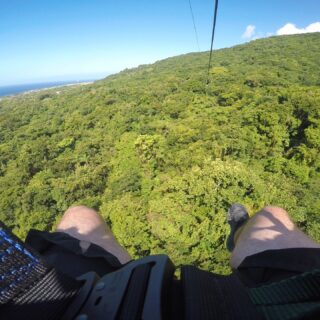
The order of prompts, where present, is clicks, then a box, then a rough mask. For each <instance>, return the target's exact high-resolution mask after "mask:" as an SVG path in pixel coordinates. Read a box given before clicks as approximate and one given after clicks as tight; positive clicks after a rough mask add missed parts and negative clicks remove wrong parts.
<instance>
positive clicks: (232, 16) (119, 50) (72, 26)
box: [0, 0, 320, 85]
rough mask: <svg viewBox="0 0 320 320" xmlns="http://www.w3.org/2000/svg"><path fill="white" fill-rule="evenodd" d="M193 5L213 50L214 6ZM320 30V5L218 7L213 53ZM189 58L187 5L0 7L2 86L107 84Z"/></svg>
mask: <svg viewBox="0 0 320 320" xmlns="http://www.w3.org/2000/svg"><path fill="white" fill-rule="evenodd" d="M191 2H192V5H193V10H194V16H195V20H196V26H197V29H198V33H199V42H200V49H201V51H204V50H208V49H209V47H210V38H211V29H212V16H213V6H214V1H209V0H191ZM317 22H318V24H317ZM288 23H290V24H288ZM310 25H311V26H310ZM308 26H309V29H307V28H308ZM319 27H320V0H303V1H302V0H243V1H240V0H220V1H219V13H218V21H217V29H216V42H215V48H222V47H229V46H232V45H235V44H238V43H243V42H245V41H249V40H251V39H254V38H256V37H265V36H269V35H271V34H272V35H275V34H276V33H277V31H278V33H299V32H306V31H310V30H311V31H320V29H319V30H318V28H319ZM279 30H280V31H279ZM192 51H198V48H197V44H196V40H195V35H194V30H193V24H192V20H191V14H190V10H189V3H188V0H159V1H155V0H136V1H132V0H131V1H129V0H117V1H115V0H52V1H51V0H0V85H9V84H17V83H30V82H44V81H55V80H67V79H68V80H78V79H89V78H96V77H103V76H104V75H107V74H108V73H113V72H117V71H120V70H122V69H124V68H129V67H134V66H137V65H139V64H145V63H152V62H154V61H156V60H159V59H163V58H166V57H170V56H174V55H178V54H182V53H187V52H192Z"/></svg>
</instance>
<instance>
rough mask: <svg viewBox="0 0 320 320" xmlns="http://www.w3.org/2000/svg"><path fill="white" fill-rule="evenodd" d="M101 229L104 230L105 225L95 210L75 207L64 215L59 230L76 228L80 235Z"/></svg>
mask: <svg viewBox="0 0 320 320" xmlns="http://www.w3.org/2000/svg"><path fill="white" fill-rule="evenodd" d="M99 227H100V228H101V227H103V228H104V227H105V223H104V221H103V219H102V218H101V217H100V215H99V214H98V213H97V212H96V211H95V210H93V209H91V208H88V207H86V206H73V207H70V208H69V209H67V210H66V212H65V213H64V214H63V216H62V218H61V220H60V223H59V224H58V226H57V230H58V231H61V230H66V229H70V228H75V229H77V230H78V232H80V233H87V232H89V231H91V230H93V229H96V228H99Z"/></svg>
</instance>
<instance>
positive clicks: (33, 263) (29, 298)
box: [0, 222, 80, 320]
mask: <svg viewBox="0 0 320 320" xmlns="http://www.w3.org/2000/svg"><path fill="white" fill-rule="evenodd" d="M79 288H80V283H79V282H77V281H75V280H73V279H71V278H69V277H67V276H64V275H62V274H60V273H58V272H57V271H55V270H54V269H51V268H49V267H48V266H46V265H45V264H44V263H43V262H42V261H41V258H40V256H39V255H38V254H37V253H35V252H34V251H33V250H32V249H30V248H27V247H26V246H25V245H24V244H23V243H22V242H21V241H20V240H19V239H18V238H17V237H15V236H14V235H13V234H12V233H11V232H10V231H9V230H8V229H7V228H6V227H5V226H4V224H3V223H2V222H0V318H1V319H8V320H9V319H23V318H25V317H26V315H27V316H28V318H29V319H50V320H54V319H60V318H61V316H62V314H63V312H64V310H65V309H66V307H67V306H68V305H69V303H70V302H71V301H72V299H73V297H74V296H75V295H76V293H77V292H78V290H79Z"/></svg>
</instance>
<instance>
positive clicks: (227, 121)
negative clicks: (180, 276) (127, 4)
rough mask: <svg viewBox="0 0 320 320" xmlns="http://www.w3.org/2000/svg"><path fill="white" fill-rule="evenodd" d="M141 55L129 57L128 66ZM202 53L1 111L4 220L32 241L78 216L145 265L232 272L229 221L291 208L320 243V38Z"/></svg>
mask: <svg viewBox="0 0 320 320" xmlns="http://www.w3.org/2000/svg"><path fill="white" fill-rule="evenodd" d="M128 54H129V53H128ZM207 61H208V52H206V53H193V54H187V55H183V56H179V57H174V58H169V59H166V60H163V61H159V62H157V63H155V64H153V65H145V66H140V67H138V68H135V69H131V70H125V71H123V72H121V73H119V74H116V75H113V76H110V77H108V78H106V79H104V80H101V81H98V82H96V83H94V84H92V85H87V86H82V87H78V88H70V87H69V88H68V87H65V88H63V89H59V92H57V89H50V90H46V91H41V92H38V93H32V94H25V95H20V96H17V97H8V98H4V99H2V100H1V101H0V195H1V197H0V219H1V220H3V221H4V222H5V223H7V224H8V225H10V226H11V227H13V229H14V231H15V232H16V233H17V234H18V235H20V236H22V237H24V236H25V235H26V233H27V231H28V230H29V228H39V229H44V230H51V229H52V228H53V227H54V225H55V223H56V221H57V220H58V219H59V217H61V215H62V213H63V211H64V210H65V209H67V208H68V207H69V206H71V205H73V204H85V205H88V206H92V207H94V208H96V209H98V210H99V211H100V212H101V214H102V215H103V217H104V218H105V219H106V221H107V222H108V223H109V224H110V225H111V226H112V229H113V231H114V233H115V234H116V236H117V237H118V239H119V241H120V242H121V243H122V244H123V245H124V246H125V247H126V248H127V249H128V250H129V252H130V253H131V254H132V255H133V256H134V257H140V256H144V255H147V254H150V253H151V254H155V253H160V252H161V253H163V252H164V253H167V254H169V255H170V256H171V258H172V259H173V261H174V262H175V263H176V264H177V265H179V264H181V263H193V264H195V265H197V266H200V267H201V268H204V269H207V270H214V271H218V272H223V273H227V272H228V270H229V269H228V263H227V259H228V253H227V252H226V250H225V240H226V234H227V231H228V226H227V225H226V222H225V214H226V211H227V210H228V208H229V206H230V205H231V204H232V203H234V202H240V203H243V204H244V205H246V206H247V207H248V209H249V210H250V214H254V212H255V211H256V210H257V209H259V208H261V207H263V206H264V205H266V204H274V205H280V206H283V207H284V208H286V209H287V210H288V211H289V212H290V214H291V216H292V217H293V219H294V220H295V221H296V222H297V223H298V225H299V226H300V227H301V228H303V229H304V230H306V231H307V232H308V233H309V234H310V235H311V236H312V237H313V238H315V239H317V240H320V197H319V194H320V157H319V151H320V33H317V34H304V35H294V36H284V37H272V38H268V39H261V40H256V41H253V42H250V43H248V44H245V45H240V46H236V47H233V48H229V49H223V50H217V51H215V52H214V55H213V61H214V63H213V67H212V68H211V70H210V76H209V80H210V81H209V83H208V84H206V65H207Z"/></svg>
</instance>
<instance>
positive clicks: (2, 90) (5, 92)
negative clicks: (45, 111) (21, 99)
mask: <svg viewBox="0 0 320 320" xmlns="http://www.w3.org/2000/svg"><path fill="white" fill-rule="evenodd" d="M93 81H94V80H81V81H52V82H42V83H29V84H19V85H10V86H0V97H5V96H13V95H16V94H20V93H25V92H28V91H32V90H40V89H46V88H48V89H49V88H52V87H58V86H64V85H70V84H77V83H85V82H93Z"/></svg>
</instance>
